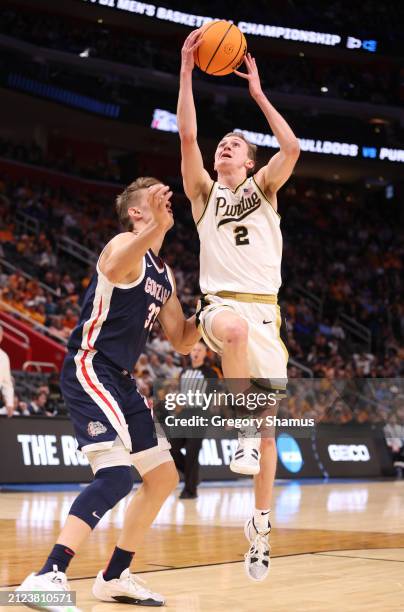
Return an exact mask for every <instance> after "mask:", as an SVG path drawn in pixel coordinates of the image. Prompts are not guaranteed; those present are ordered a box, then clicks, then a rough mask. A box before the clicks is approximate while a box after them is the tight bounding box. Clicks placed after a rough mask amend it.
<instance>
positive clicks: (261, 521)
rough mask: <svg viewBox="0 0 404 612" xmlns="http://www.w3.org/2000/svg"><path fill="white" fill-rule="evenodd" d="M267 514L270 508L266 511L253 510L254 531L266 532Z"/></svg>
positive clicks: (267, 525) (267, 526) (267, 527)
mask: <svg viewBox="0 0 404 612" xmlns="http://www.w3.org/2000/svg"><path fill="white" fill-rule="evenodd" d="M269 512H270V508H268V509H267V510H262V509H261V508H254V525H255V528H256V530H257V531H259V532H260V533H261V532H262V531H264V532H267V531H268V530H269Z"/></svg>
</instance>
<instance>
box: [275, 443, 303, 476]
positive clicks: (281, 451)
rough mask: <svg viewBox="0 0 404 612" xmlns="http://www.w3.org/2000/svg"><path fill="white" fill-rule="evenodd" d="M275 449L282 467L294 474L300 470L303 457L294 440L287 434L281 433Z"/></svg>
mask: <svg viewBox="0 0 404 612" xmlns="http://www.w3.org/2000/svg"><path fill="white" fill-rule="evenodd" d="M276 448H277V449H278V455H279V459H280V461H281V463H282V464H283V466H284V467H285V468H286V469H287V470H288V471H289V472H293V473H294V474H296V472H299V471H300V470H301V469H302V466H303V457H302V453H301V452H300V447H299V445H298V443H297V442H296V440H295V439H294V438H292V436H290V435H289V434H285V433H282V434H280V436H278V439H277V441H276Z"/></svg>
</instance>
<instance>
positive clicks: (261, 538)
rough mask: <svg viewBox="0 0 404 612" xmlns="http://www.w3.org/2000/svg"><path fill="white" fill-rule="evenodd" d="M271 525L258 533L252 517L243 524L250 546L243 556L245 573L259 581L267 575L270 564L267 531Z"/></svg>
mask: <svg viewBox="0 0 404 612" xmlns="http://www.w3.org/2000/svg"><path fill="white" fill-rule="evenodd" d="M270 531H271V525H269V529H268V531H267V532H265V533H260V532H259V531H257V530H256V528H255V526H254V521H253V519H248V521H246V523H245V525H244V534H245V537H246V538H247V540H248V541H249V542H250V544H251V546H250V549H249V551H248V552H247V553H246V554H245V556H244V567H245V571H246V574H247V576H248V577H249V578H251V580H254V581H256V582H261V580H264V579H265V578H266V577H267V576H268V572H269V569H270V566H271V558H270V556H269V555H270V552H271V547H270V545H269V533H270Z"/></svg>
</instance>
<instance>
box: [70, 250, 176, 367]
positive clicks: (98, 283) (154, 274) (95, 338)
mask: <svg viewBox="0 0 404 612" xmlns="http://www.w3.org/2000/svg"><path fill="white" fill-rule="evenodd" d="M172 292H173V279H172V275H171V270H170V269H169V268H168V266H166V264H164V263H163V262H162V260H161V259H160V258H157V257H156V256H155V255H154V254H153V253H152V251H151V250H149V251H148V252H147V253H146V254H145V256H144V257H143V268H142V272H141V274H140V277H139V278H138V280H136V281H135V282H134V283H130V284H125V285H123V284H114V283H111V282H110V281H109V280H108V279H107V278H106V276H104V274H103V273H102V272H101V270H100V268H99V265H98V264H97V270H96V272H95V274H94V276H93V278H92V279H91V282H90V284H89V286H88V288H87V291H86V294H85V296H84V302H83V306H82V310H81V314H80V320H79V323H78V325H77V327H76V328H75V329H74V330H73V332H72V335H71V336H70V339H69V342H68V344H67V346H68V348H69V350H70V351H75V352H76V351H83V358H84V359H85V358H86V356H87V354H88V353H89V352H97V351H98V352H99V353H100V354H102V355H104V356H105V357H106V358H107V359H108V360H109V361H111V362H112V363H114V364H115V365H116V366H118V367H119V368H122V369H123V370H127V371H128V372H131V371H132V370H133V367H134V365H135V363H136V362H137V360H138V357H139V355H140V354H141V353H142V352H143V351H144V347H145V344H146V341H147V337H148V335H149V332H150V330H151V328H152V327H153V323H154V321H155V320H156V317H157V316H158V314H159V312H160V309H161V307H162V306H163V305H164V304H165V303H166V302H167V300H168V299H169V297H170V296H171V294H172Z"/></svg>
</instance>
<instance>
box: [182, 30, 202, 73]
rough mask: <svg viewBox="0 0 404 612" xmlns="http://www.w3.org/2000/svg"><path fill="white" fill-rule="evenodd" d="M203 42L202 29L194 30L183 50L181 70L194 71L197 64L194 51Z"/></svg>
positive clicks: (186, 40)
mask: <svg viewBox="0 0 404 612" xmlns="http://www.w3.org/2000/svg"><path fill="white" fill-rule="evenodd" d="M201 43H202V36H201V29H200V28H198V30H193V31H192V32H191V34H190V35H189V36H187V38H186V39H185V42H184V44H183V46H182V50H181V70H185V71H187V72H192V70H193V69H194V66H195V59H194V53H195V51H196V49H197V48H198V47H199V45H200V44H201Z"/></svg>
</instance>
